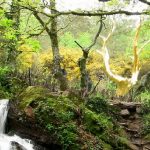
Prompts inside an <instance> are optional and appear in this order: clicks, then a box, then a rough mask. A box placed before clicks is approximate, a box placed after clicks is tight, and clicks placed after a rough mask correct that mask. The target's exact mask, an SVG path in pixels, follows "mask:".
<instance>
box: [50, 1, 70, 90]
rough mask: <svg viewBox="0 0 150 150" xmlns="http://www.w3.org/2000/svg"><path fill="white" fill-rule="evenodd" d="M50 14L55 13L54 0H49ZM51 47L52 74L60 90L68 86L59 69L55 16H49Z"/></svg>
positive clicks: (59, 59) (59, 60)
mask: <svg viewBox="0 0 150 150" xmlns="http://www.w3.org/2000/svg"><path fill="white" fill-rule="evenodd" d="M50 10H51V14H56V1H55V0H51V1H50ZM49 36H50V40H51V47H52V52H53V74H54V77H55V78H56V79H57V80H58V81H59V83H60V90H61V91H64V90H66V89H67V88H68V84H67V79H66V77H65V75H64V74H63V71H62V69H61V65H60V63H61V57H60V53H59V44H58V36H57V17H56V16H54V17H51V24H50V32H49Z"/></svg>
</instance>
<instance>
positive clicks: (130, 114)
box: [110, 102, 150, 150]
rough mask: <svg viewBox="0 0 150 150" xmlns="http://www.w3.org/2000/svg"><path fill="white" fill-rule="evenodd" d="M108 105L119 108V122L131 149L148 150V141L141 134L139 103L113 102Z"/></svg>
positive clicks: (141, 121)
mask: <svg viewBox="0 0 150 150" xmlns="http://www.w3.org/2000/svg"><path fill="white" fill-rule="evenodd" d="M110 105H113V106H115V107H118V108H120V109H121V111H120V114H119V115H120V116H121V119H120V121H119V123H120V125H121V126H122V127H123V128H124V129H125V131H126V134H127V136H128V138H129V139H130V142H131V143H129V144H130V147H131V148H132V149H133V150H150V141H148V140H146V139H145V138H144V136H143V134H142V128H143V120H142V116H141V115H140V114H141V111H142V108H141V107H142V106H141V103H136V102H113V103H110Z"/></svg>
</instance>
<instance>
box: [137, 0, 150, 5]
mask: <svg viewBox="0 0 150 150" xmlns="http://www.w3.org/2000/svg"><path fill="white" fill-rule="evenodd" d="M139 1H140V2H142V3H145V4H147V5H150V2H148V1H147V0H139Z"/></svg>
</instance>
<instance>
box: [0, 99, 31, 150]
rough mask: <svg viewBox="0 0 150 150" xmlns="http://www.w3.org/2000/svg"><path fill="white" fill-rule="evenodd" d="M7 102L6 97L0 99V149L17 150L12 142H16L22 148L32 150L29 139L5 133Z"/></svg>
mask: <svg viewBox="0 0 150 150" xmlns="http://www.w3.org/2000/svg"><path fill="white" fill-rule="evenodd" d="M8 103H9V100H7V99H3V100H0V150H17V147H16V146H14V144H13V143H17V144H18V145H19V147H20V148H21V149H22V150H34V149H33V145H32V144H31V143H30V140H27V139H22V138H21V137H19V136H17V135H14V136H8V135H6V134H5V124H6V119H7V113H8Z"/></svg>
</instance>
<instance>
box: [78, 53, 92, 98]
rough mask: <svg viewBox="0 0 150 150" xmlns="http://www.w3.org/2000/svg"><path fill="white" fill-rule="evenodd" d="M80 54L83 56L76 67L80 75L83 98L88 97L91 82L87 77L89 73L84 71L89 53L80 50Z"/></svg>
mask: <svg viewBox="0 0 150 150" xmlns="http://www.w3.org/2000/svg"><path fill="white" fill-rule="evenodd" d="M82 52H83V56H82V58H80V59H79V61H78V65H79V68H80V73H81V95H82V97H83V98H84V97H86V96H88V92H89V91H90V90H91V88H92V82H91V79H90V77H89V73H88V71H87V69H86V62H87V58H88V54H89V51H86V50H82Z"/></svg>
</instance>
